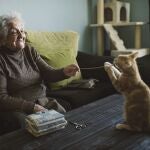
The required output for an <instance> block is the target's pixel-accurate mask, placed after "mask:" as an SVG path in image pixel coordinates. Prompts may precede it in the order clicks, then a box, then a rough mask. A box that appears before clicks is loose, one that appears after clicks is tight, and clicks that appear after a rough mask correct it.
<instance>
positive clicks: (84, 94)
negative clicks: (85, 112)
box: [47, 82, 117, 109]
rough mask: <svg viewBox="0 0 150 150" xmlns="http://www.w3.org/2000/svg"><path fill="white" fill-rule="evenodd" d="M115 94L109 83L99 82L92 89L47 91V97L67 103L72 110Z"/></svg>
mask: <svg viewBox="0 0 150 150" xmlns="http://www.w3.org/2000/svg"><path fill="white" fill-rule="evenodd" d="M116 92H117V91H116V90H115V89H114V87H113V86H112V84H111V83H110V82H99V83H97V84H96V86H95V87H94V88H92V89H79V88H77V89H70V88H62V89H61V90H55V91H48V92H47V96H50V97H55V98H61V99H63V100H65V101H68V102H69V103H70V104H71V106H72V109H74V108H78V107H80V106H82V105H86V104H88V103H90V102H94V101H96V100H98V99H101V98H103V97H106V96H108V95H112V94H114V93H116Z"/></svg>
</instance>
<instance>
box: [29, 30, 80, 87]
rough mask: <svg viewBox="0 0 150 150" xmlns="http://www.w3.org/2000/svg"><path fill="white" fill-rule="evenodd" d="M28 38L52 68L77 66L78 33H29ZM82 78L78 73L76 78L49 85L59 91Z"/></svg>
mask: <svg viewBox="0 0 150 150" xmlns="http://www.w3.org/2000/svg"><path fill="white" fill-rule="evenodd" d="M27 38H28V40H29V41H30V44H31V45H32V46H33V47H34V48H36V50H37V51H38V52H39V53H40V55H41V56H42V57H43V58H44V59H45V61H46V62H47V63H48V64H49V65H50V66H52V67H54V68H62V67H65V66H67V65H69V64H72V63H74V64H77V61H76V57H77V51H78V42H79V35H78V33H76V32H72V31H66V32H44V31H40V32H39V31H27ZM80 78H81V72H78V73H77V74H76V76H74V77H71V78H69V79H65V80H63V81H60V82H56V83H49V85H50V87H51V88H52V89H59V88H62V87H65V86H67V85H68V84H69V83H70V82H71V81H73V80H78V79H80Z"/></svg>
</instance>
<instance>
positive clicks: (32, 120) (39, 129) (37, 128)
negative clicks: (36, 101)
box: [26, 110, 67, 137]
mask: <svg viewBox="0 0 150 150" xmlns="http://www.w3.org/2000/svg"><path fill="white" fill-rule="evenodd" d="M66 124H67V121H66V120H65V118H64V115H63V114H61V113H59V112H57V111H55V110H48V111H45V112H38V113H35V114H31V115H28V116H27V117H26V129H27V130H28V131H29V132H30V133H31V134H32V135H33V136H35V137H39V136H41V135H45V134H47V133H51V132H54V131H56V130H60V129H63V128H64V127H65V126H66Z"/></svg>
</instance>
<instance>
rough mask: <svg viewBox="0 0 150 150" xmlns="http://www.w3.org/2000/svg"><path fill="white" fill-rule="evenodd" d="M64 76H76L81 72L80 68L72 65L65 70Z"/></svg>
mask: <svg viewBox="0 0 150 150" xmlns="http://www.w3.org/2000/svg"><path fill="white" fill-rule="evenodd" d="M63 71H64V74H65V75H66V76H68V77H71V76H75V75H76V72H77V71H79V67H78V66H77V65H75V64H71V65H69V66H67V67H65V68H64V70H63Z"/></svg>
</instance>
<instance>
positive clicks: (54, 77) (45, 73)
mask: <svg viewBox="0 0 150 150" xmlns="http://www.w3.org/2000/svg"><path fill="white" fill-rule="evenodd" d="M32 53H33V54H34V58H35V61H36V64H37V66H38V68H39V70H40V73H41V76H42V78H43V79H44V80H46V81H48V82H57V81H60V80H64V79H67V78H69V77H68V76H66V75H65V74H64V72H63V69H64V68H60V69H54V68H53V67H51V66H50V65H49V64H47V63H46V62H45V61H44V60H43V59H42V58H41V56H40V55H39V54H38V53H37V51H36V50H35V49H34V48H33V49H32Z"/></svg>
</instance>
